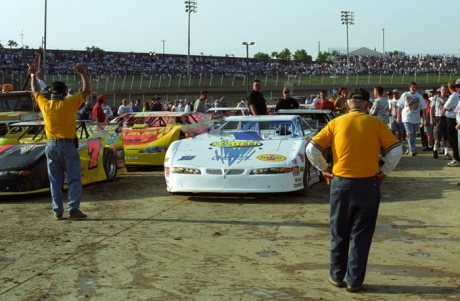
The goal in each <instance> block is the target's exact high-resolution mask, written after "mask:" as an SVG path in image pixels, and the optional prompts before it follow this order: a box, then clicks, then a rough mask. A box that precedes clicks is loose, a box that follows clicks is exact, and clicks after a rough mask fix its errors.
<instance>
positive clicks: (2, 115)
mask: <svg viewBox="0 0 460 301" xmlns="http://www.w3.org/2000/svg"><path fill="white" fill-rule="evenodd" d="M37 119H38V115H37V113H33V112H21V111H16V112H0V122H1V121H31V120H37Z"/></svg>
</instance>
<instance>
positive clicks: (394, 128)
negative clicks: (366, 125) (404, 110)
mask: <svg viewBox="0 0 460 301" xmlns="http://www.w3.org/2000/svg"><path fill="white" fill-rule="evenodd" d="M389 93H391V94H392V95H393V98H388V100H389V101H388V102H389V106H390V116H391V118H390V120H391V121H390V127H391V132H392V133H393V135H396V132H398V136H397V137H398V140H399V142H401V143H402V145H404V144H405V143H406V142H405V140H406V130H405V129H404V124H402V123H398V118H397V117H398V110H399V108H398V103H399V90H398V89H394V90H393V91H392V92H389Z"/></svg>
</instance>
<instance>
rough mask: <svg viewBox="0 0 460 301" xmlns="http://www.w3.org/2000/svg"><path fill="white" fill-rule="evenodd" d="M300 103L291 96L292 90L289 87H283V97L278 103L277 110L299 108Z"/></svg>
mask: <svg viewBox="0 0 460 301" xmlns="http://www.w3.org/2000/svg"><path fill="white" fill-rule="evenodd" d="M298 108H299V103H298V102H297V100H295V99H294V98H292V97H291V92H290V91H289V89H287V88H285V89H283V98H282V99H281V100H280V101H278V102H277V103H276V107H275V112H278V110H281V109H286V110H293V109H298Z"/></svg>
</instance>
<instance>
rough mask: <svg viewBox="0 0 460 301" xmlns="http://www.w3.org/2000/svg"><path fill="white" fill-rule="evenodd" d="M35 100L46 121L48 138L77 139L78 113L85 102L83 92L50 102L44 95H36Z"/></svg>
mask: <svg viewBox="0 0 460 301" xmlns="http://www.w3.org/2000/svg"><path fill="white" fill-rule="evenodd" d="M35 100H36V101H37V104H38V107H39V108H40V111H41V112H42V114H43V119H44V120H45V133H46V138H69V139H72V138H74V137H75V131H76V126H77V111H78V109H79V108H80V106H81V104H82V103H83V101H84V100H85V97H84V95H83V92H81V93H77V94H75V95H74V96H71V97H69V98H67V99H55V100H50V99H47V98H46V97H44V96H43V94H42V93H40V92H37V93H36V94H35Z"/></svg>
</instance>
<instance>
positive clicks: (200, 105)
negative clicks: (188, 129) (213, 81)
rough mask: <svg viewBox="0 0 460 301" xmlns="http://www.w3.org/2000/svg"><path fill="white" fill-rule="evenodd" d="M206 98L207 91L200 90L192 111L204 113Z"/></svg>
mask: <svg viewBox="0 0 460 301" xmlns="http://www.w3.org/2000/svg"><path fill="white" fill-rule="evenodd" d="M207 100H208V91H205V90H202V91H200V97H199V98H198V99H197V100H196V101H195V106H194V111H195V112H199V113H206V111H207V109H206V101H207Z"/></svg>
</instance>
